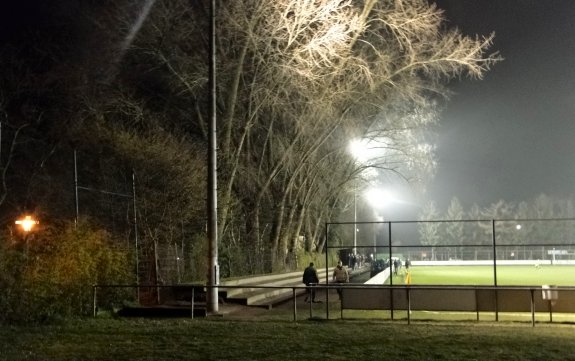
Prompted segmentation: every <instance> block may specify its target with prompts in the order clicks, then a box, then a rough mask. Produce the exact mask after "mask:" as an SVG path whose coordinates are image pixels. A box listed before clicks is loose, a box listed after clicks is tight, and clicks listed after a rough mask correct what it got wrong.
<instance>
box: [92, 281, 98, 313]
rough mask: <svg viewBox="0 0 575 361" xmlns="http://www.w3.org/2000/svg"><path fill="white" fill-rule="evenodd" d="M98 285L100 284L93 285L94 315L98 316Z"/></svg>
mask: <svg viewBox="0 0 575 361" xmlns="http://www.w3.org/2000/svg"><path fill="white" fill-rule="evenodd" d="M97 287H98V285H93V286H92V302H93V304H92V313H93V316H94V317H96V314H97V313H98V301H97V291H96V290H97Z"/></svg>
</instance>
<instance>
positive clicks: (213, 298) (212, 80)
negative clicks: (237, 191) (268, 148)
mask: <svg viewBox="0 0 575 361" xmlns="http://www.w3.org/2000/svg"><path fill="white" fill-rule="evenodd" d="M209 50H210V65H209V72H210V74H209V84H210V98H211V99H210V100H211V101H210V122H209V127H208V128H209V129H208V148H209V149H208V192H207V197H208V199H207V211H208V243H209V245H208V289H207V294H206V296H207V297H206V308H207V312H208V313H217V312H218V310H219V309H218V288H217V285H218V283H219V272H218V207H217V204H218V199H217V189H218V187H217V166H216V162H217V158H216V146H217V140H216V1H215V0H211V2H210V47H209Z"/></svg>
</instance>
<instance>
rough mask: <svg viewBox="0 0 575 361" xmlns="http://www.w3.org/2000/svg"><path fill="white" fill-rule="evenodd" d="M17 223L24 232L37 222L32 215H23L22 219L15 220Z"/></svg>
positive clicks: (28, 230)
mask: <svg viewBox="0 0 575 361" xmlns="http://www.w3.org/2000/svg"><path fill="white" fill-rule="evenodd" d="M15 223H16V224H17V225H19V226H20V228H22V230H23V231H24V232H26V233H28V232H30V231H31V230H32V228H34V226H35V225H37V224H39V223H40V222H38V221H37V220H35V219H33V218H32V216H25V217H24V218H22V219H19V220H17V221H16V222H15Z"/></svg>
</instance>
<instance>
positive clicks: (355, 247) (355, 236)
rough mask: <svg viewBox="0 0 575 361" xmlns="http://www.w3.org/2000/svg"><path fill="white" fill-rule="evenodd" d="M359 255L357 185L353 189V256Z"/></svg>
mask: <svg viewBox="0 0 575 361" xmlns="http://www.w3.org/2000/svg"><path fill="white" fill-rule="evenodd" d="M356 253H357V184H356V185H355V187H354V189H353V254H354V255H355V254H356Z"/></svg>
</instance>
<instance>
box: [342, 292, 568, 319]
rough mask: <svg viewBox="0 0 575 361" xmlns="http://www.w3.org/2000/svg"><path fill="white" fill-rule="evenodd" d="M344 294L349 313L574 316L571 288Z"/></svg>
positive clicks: (343, 303)
mask: <svg viewBox="0 0 575 361" xmlns="http://www.w3.org/2000/svg"><path fill="white" fill-rule="evenodd" d="M342 292H343V297H342V300H341V307H342V309H349V310H352V309H355V310H411V311H416V310H418V311H473V312H488V311H492V312H532V311H533V312H548V311H550V310H552V311H553V312H564V313H575V288H570V287H556V288H552V289H549V288H545V287H540V286H539V287H481V286H477V287H457V286H453V287H449V286H445V287H435V286H433V287H426V286H380V287H373V286H372V287H367V286H364V287H361V288H360V287H349V288H344V289H343V290H342ZM550 296H551V297H550ZM549 298H555V299H549Z"/></svg>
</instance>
